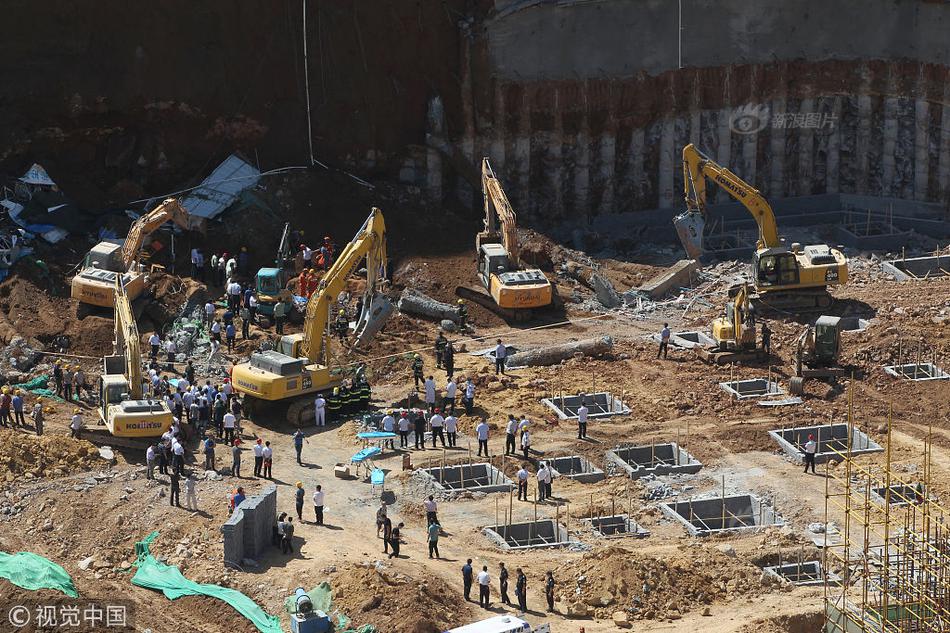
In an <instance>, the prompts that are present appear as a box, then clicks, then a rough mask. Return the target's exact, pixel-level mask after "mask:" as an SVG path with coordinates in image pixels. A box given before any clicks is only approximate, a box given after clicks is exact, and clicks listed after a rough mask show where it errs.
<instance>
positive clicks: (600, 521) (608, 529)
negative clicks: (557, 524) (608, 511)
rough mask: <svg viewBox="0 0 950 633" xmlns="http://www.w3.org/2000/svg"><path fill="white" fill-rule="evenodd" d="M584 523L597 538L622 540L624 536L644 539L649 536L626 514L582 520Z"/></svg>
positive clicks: (648, 533) (646, 531)
mask: <svg viewBox="0 0 950 633" xmlns="http://www.w3.org/2000/svg"><path fill="white" fill-rule="evenodd" d="M584 523H586V524H587V525H589V526H590V527H591V528H592V529H593V530H594V532H595V533H597V535H598V536H603V537H604V538H622V537H625V536H634V537H637V538H644V537H646V536H650V532H649V531H648V530H645V529H643V528H642V527H640V526H639V525H638V524H637V522H636V521H634V520H633V519H631V518H630V517H628V516H627V515H626V514H618V515H616V516H609V517H594V518H592V519H584Z"/></svg>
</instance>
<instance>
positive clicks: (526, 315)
mask: <svg viewBox="0 0 950 633" xmlns="http://www.w3.org/2000/svg"><path fill="white" fill-rule="evenodd" d="M455 295H456V296H457V297H461V298H462V299H465V300H466V301H471V302H473V303H477V304H478V305H480V306H482V307H483V308H485V309H487V310H491V311H492V312H494V313H495V314H497V315H498V316H500V317H501V318H503V319H504V320H506V321H513V322H523V321H530V320H531V317H532V316H533V312H534V311H533V310H531V309H530V308H522V309H518V310H516V309H514V308H503V307H501V306H500V305H498V304H497V303H495V300H494V299H492V297H491V295H489V294H488V293H486V292H482V291H481V290H476V289H474V288H469V287H467V286H457V287H456V288H455Z"/></svg>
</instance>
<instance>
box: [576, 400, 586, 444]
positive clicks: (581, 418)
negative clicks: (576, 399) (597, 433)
mask: <svg viewBox="0 0 950 633" xmlns="http://www.w3.org/2000/svg"><path fill="white" fill-rule="evenodd" d="M586 438H587V400H586V396H585V395H584V394H581V406H580V407H579V408H578V409H577V439H579V440H583V439H586Z"/></svg>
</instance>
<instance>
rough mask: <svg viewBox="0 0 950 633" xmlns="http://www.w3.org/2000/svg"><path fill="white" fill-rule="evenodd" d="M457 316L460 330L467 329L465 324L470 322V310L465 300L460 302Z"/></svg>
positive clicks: (456, 312) (456, 311)
mask: <svg viewBox="0 0 950 633" xmlns="http://www.w3.org/2000/svg"><path fill="white" fill-rule="evenodd" d="M455 316H456V317H457V318H458V322H459V329H460V330H464V329H465V322H466V321H467V320H468V308H466V307H465V299H459V300H458V308H457V309H456V310H455Z"/></svg>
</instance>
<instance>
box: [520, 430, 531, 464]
mask: <svg viewBox="0 0 950 633" xmlns="http://www.w3.org/2000/svg"><path fill="white" fill-rule="evenodd" d="M521 450H522V451H524V458H525V459H531V458H530V457H529V456H528V454H529V453H530V452H531V433H529V432H528V429H525V430H524V433H522V434H521Z"/></svg>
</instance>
